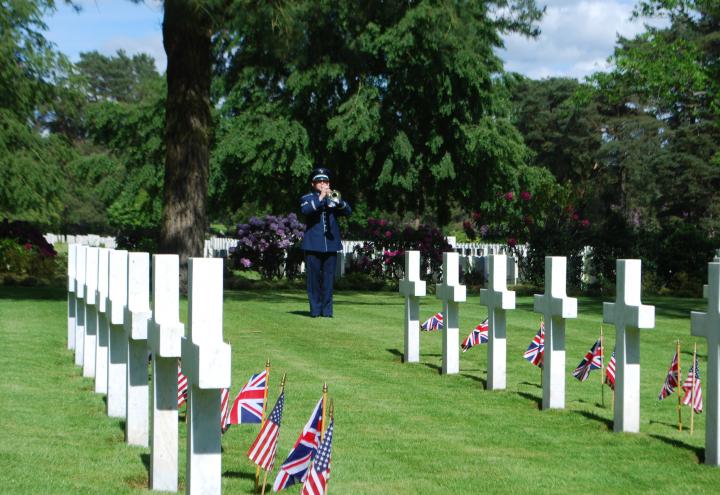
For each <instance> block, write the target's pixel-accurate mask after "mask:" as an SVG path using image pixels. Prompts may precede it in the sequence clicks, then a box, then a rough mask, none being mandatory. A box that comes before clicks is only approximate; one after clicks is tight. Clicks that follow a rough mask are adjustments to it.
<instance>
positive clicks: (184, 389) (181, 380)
mask: <svg viewBox="0 0 720 495" xmlns="http://www.w3.org/2000/svg"><path fill="white" fill-rule="evenodd" d="M187 396H188V382H187V377H186V376H185V375H183V374H182V371H181V368H180V363H178V409H180V406H182V405H183V404H185V402H186V401H187Z"/></svg>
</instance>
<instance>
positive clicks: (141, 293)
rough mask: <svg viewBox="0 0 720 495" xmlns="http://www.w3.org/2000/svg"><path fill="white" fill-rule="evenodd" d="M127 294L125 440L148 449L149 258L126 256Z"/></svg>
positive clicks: (146, 254) (125, 321)
mask: <svg viewBox="0 0 720 495" xmlns="http://www.w3.org/2000/svg"><path fill="white" fill-rule="evenodd" d="M127 274H128V294H127V305H126V306H125V313H124V315H123V324H124V326H125V338H126V344H125V345H127V399H126V401H127V403H126V407H127V411H126V415H125V440H126V441H127V443H128V444H130V445H139V446H142V447H147V445H148V407H149V405H148V391H149V390H148V351H147V327H148V320H149V319H150V316H151V314H150V303H149V298H150V256H149V255H148V253H129V254H128V268H127Z"/></svg>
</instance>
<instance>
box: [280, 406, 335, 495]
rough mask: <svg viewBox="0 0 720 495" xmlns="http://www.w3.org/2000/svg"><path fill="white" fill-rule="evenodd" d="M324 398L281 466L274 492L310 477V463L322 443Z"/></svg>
mask: <svg viewBox="0 0 720 495" xmlns="http://www.w3.org/2000/svg"><path fill="white" fill-rule="evenodd" d="M322 406H323V400H322V398H321V399H320V401H318V403H317V405H316V406H315V409H314V410H313V412H312V414H311V415H310V419H308V422H307V423H306V424H305V427H304V428H303V431H302V433H300V436H299V437H298V439H297V440H296V441H295V445H294V446H293V448H292V449H291V450H290V453H289V454H288V456H287V459H285V462H283V464H282V466H280V472H279V473H278V475H277V478H275V483H274V484H273V491H276V492H279V491H280V490H284V489H285V488H287V487H289V486H292V485H294V484H295V483H302V482H303V481H305V478H307V475H308V467H310V461H311V459H312V456H313V455H314V454H315V451H316V450H317V448H318V444H319V443H320V432H321V431H322Z"/></svg>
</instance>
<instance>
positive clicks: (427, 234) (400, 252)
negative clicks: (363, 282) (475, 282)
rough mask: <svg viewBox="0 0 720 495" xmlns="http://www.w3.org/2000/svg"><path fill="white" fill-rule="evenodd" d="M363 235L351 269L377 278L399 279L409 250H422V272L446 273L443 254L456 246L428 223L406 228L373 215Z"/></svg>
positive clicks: (434, 277)
mask: <svg viewBox="0 0 720 495" xmlns="http://www.w3.org/2000/svg"><path fill="white" fill-rule="evenodd" d="M363 237H364V238H365V239H367V241H365V242H364V243H363V244H362V245H361V246H356V247H355V257H354V258H355V259H353V260H352V261H351V262H350V265H349V267H348V270H347V271H348V272H349V273H352V272H362V273H367V274H369V275H370V276H372V277H374V278H377V279H389V280H397V279H399V278H402V276H403V272H404V269H405V256H404V255H405V251H406V250H417V251H420V273H428V272H429V273H431V276H432V278H433V279H434V280H440V278H441V277H442V254H443V252H445V251H449V250H451V249H452V248H451V247H450V245H449V244H448V243H447V240H446V239H445V236H443V234H442V232H440V230H438V229H436V228H434V227H430V226H428V225H420V226H419V227H417V228H414V227H411V226H407V227H405V228H403V229H402V230H400V229H398V228H396V227H394V226H393V225H391V224H390V223H389V222H388V221H386V220H378V219H375V218H369V219H368V221H367V228H366V230H365V232H364V235H363Z"/></svg>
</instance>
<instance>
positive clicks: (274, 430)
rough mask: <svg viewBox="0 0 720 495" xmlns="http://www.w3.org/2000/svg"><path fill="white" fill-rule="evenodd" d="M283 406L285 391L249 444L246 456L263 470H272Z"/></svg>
mask: <svg viewBox="0 0 720 495" xmlns="http://www.w3.org/2000/svg"><path fill="white" fill-rule="evenodd" d="M284 407H285V392H283V393H281V394H280V397H278V400H277V402H276V403H275V407H273V410H272V412H271V413H270V417H269V418H268V420H267V421H265V424H264V425H263V426H262V428H260V433H258V436H257V438H256V439H255V441H254V442H253V444H252V445H251V446H250V450H249V451H248V457H249V458H250V460H251V461H253V462H254V463H255V464H257V465H258V466H260V467H261V468H263V469H264V470H265V471H272V469H273V466H274V465H275V452H276V451H277V439H278V434H279V433H280V423H281V422H282V414H283V408H284Z"/></svg>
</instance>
